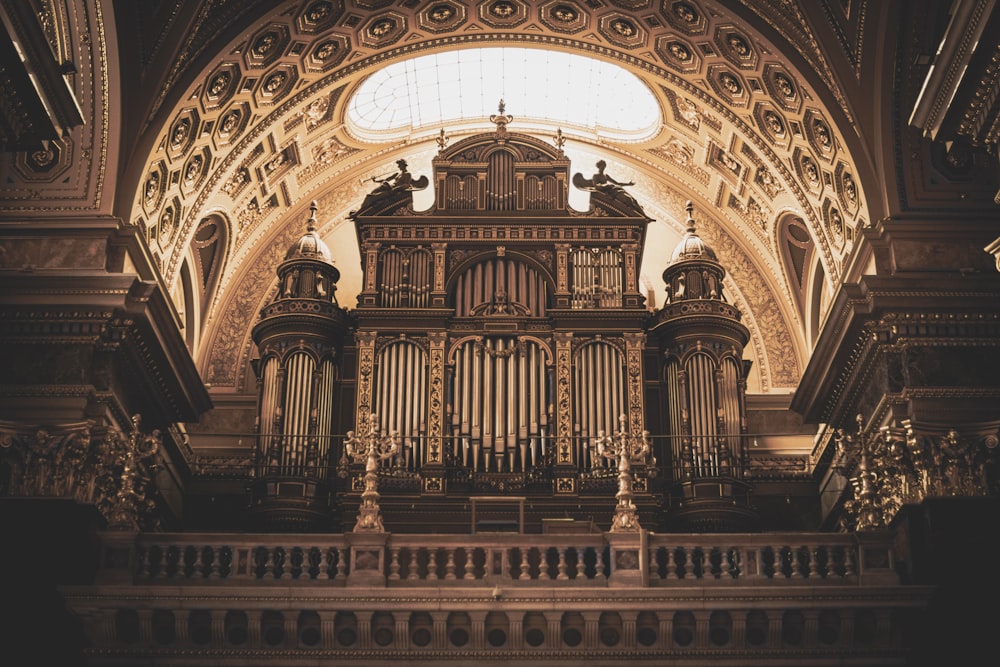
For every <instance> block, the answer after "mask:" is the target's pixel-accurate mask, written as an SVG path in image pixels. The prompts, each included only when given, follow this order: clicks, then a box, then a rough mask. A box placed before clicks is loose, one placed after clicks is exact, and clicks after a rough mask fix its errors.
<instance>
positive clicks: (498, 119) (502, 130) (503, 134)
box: [490, 98, 514, 142]
mask: <svg viewBox="0 0 1000 667" xmlns="http://www.w3.org/2000/svg"><path fill="white" fill-rule="evenodd" d="M497 108H498V109H499V110H500V113H499V114H493V115H491V116H490V122H491V123H495V124H496V126H497V131H496V132H494V133H493V137H494V138H495V139H496V140H497V141H501V142H503V141H506V140H507V123H509V122H511V121H512V120H514V117H513V116H511V115H510V114H505V113H504V111H505V110H506V108H507V105H506V104H504V101H503V98H500V104H499V105H498V107H497Z"/></svg>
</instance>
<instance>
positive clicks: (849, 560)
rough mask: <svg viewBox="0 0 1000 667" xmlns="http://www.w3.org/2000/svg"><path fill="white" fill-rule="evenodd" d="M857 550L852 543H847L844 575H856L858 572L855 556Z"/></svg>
mask: <svg viewBox="0 0 1000 667" xmlns="http://www.w3.org/2000/svg"><path fill="white" fill-rule="evenodd" d="M856 553H857V552H855V551H854V547H853V546H852V545H847V546H846V547H844V576H846V577H852V576H854V575H856V574H857V573H858V572H857V569H856V568H857V559H856V558H855V555H856Z"/></svg>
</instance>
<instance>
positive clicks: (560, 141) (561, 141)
mask: <svg viewBox="0 0 1000 667" xmlns="http://www.w3.org/2000/svg"><path fill="white" fill-rule="evenodd" d="M552 142H553V143H554V144H555V145H556V148H558V149H559V152H560V153H562V150H563V146H565V145H566V137H564V136H563V133H562V128H561V127H560V128H559V129H557V130H556V134H555V136H554V137H552Z"/></svg>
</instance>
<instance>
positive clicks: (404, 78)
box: [347, 47, 660, 141]
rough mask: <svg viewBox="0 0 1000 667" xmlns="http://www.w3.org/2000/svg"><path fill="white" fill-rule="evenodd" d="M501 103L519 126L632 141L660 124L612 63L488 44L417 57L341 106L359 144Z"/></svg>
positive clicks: (652, 103) (639, 88)
mask: <svg viewBox="0 0 1000 667" xmlns="http://www.w3.org/2000/svg"><path fill="white" fill-rule="evenodd" d="M501 99H502V100H504V101H505V103H506V113H509V114H512V115H513V116H514V118H515V121H516V122H517V123H518V124H521V127H522V129H524V128H525V126H526V125H531V124H532V122H534V124H536V125H537V124H538V123H541V124H544V125H546V126H549V127H551V126H559V127H565V128H575V129H576V130H578V131H584V132H591V133H593V134H595V135H600V136H603V137H606V138H613V139H618V140H622V141H640V140H643V139H647V138H649V137H651V136H652V135H653V134H654V133H655V132H656V131H657V129H658V127H659V123H660V108H659V105H658V104H657V102H656V99H655V98H654V97H653V94H652V93H651V92H650V90H649V88H647V87H646V85H645V84H643V83H642V81H640V80H639V78H638V77H636V76H635V75H634V74H632V73H631V72H629V71H627V70H625V69H623V68H622V67H620V66H618V65H614V64H612V63H608V62H605V61H602V60H596V59H594V58H587V57H585V56H580V55H576V54H572V53H563V52H561V51H549V50H544V49H528V48H513V47H503V48H499V47H493V48H482V49H479V48H477V49H461V50H454V51H445V52H441V53H434V54H430V55H425V56H419V57H416V58H410V59H407V60H404V61H400V62H397V63H393V64H391V65H388V66H387V67H384V68H383V69H381V70H379V71H377V72H375V73H373V74H372V75H371V76H369V77H368V78H367V79H366V80H365V81H364V82H363V83H362V84H361V85H360V86H359V87H358V89H357V92H355V93H354V96H353V97H352V98H351V100H350V102H349V104H348V109H347V119H348V127H350V129H351V130H352V131H353V133H354V134H356V135H357V136H358V138H360V139H368V140H372V141H385V140H387V139H388V138H391V137H395V136H400V135H406V134H411V133H414V132H418V131H419V130H421V129H427V128H435V127H437V126H440V125H442V124H444V125H445V126H447V125H448V124H449V123H458V124H462V125H465V124H468V122H474V123H482V122H488V119H489V116H490V114H496V113H497V105H498V103H499V101H500V100H501ZM512 129H514V128H513V127H512Z"/></svg>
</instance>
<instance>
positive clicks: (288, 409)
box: [281, 352, 316, 475]
mask: <svg viewBox="0 0 1000 667" xmlns="http://www.w3.org/2000/svg"><path fill="white" fill-rule="evenodd" d="M315 367H316V362H315V361H314V360H313V358H312V357H311V356H309V355H308V354H306V353H305V352H296V353H294V354H292V355H291V356H290V357H289V358H288V363H287V366H286V375H285V378H286V379H285V409H284V423H285V428H284V434H285V447H284V450H283V451H282V457H281V465H282V467H283V468H284V471H285V473H286V474H296V475H301V474H302V466H303V465H304V464H305V448H306V438H308V433H309V413H310V408H311V406H310V405H309V398H310V393H311V392H310V389H311V387H312V381H313V377H312V375H313V370H314V369H315Z"/></svg>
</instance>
